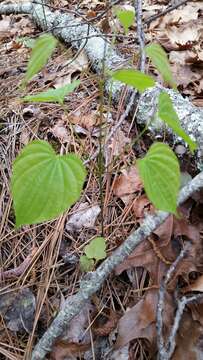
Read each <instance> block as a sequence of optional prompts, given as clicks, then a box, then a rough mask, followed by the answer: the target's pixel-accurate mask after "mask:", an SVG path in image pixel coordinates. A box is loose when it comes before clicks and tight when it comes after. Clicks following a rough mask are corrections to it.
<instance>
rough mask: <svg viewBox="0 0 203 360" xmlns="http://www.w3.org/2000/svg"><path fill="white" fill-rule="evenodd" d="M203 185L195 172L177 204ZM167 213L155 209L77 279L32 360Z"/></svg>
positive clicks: (38, 359)
mask: <svg viewBox="0 0 203 360" xmlns="http://www.w3.org/2000/svg"><path fill="white" fill-rule="evenodd" d="M202 187H203V172H202V173H200V174H198V175H197V176H196V177H195V178H194V179H193V180H192V181H191V182H190V183H189V184H187V185H186V186H185V187H184V188H183V189H182V190H181V191H180V195H179V199H178V204H181V203H183V202H184V201H185V200H187V199H188V198H189V197H190V195H191V194H193V193H194V192H195V191H197V190H199V189H200V188H202ZM167 217H168V213H166V212H162V211H159V212H157V213H156V214H155V215H153V216H151V215H148V216H147V217H146V218H145V220H144V222H143V224H142V225H141V226H140V228H139V229H137V230H136V231H134V232H133V233H132V234H131V235H130V236H129V237H128V238H127V239H126V240H125V241H124V242H123V244H122V245H121V246H120V247H119V248H118V249H116V250H115V251H114V252H113V254H112V255H111V256H109V257H108V258H107V259H106V260H105V261H103V263H102V264H101V265H100V266H99V267H98V268H97V270H95V271H94V272H90V273H88V274H87V275H86V276H85V278H84V279H83V280H82V281H81V283H80V290H79V291H78V293H77V294H76V295H74V296H73V297H72V299H71V301H70V299H68V302H67V303H66V305H65V306H64V309H63V310H61V311H60V312H59V314H58V315H57V317H56V318H55V319H54V320H53V322H52V324H51V326H50V327H49V329H48V330H47V331H46V333H45V334H44V335H43V337H42V338H41V340H40V341H39V342H38V344H37V345H36V347H35V349H34V351H33V354H32V360H42V359H44V358H45V355H46V354H47V353H48V352H50V351H51V348H52V346H53V343H54V341H55V339H56V338H57V337H59V336H61V335H62V334H63V332H64V330H65V328H66V327H67V326H68V324H69V322H70V320H71V319H72V318H73V317H74V316H75V315H77V314H78V313H79V311H80V310H81V309H82V308H83V306H85V304H86V302H87V300H88V299H90V298H91V296H92V295H93V294H94V293H95V292H96V291H98V290H99V289H100V288H101V286H102V284H103V282H104V281H105V279H106V278H107V277H108V276H109V275H110V274H111V273H112V271H113V270H114V269H115V267H116V266H117V265H119V264H120V263H122V262H123V260H124V259H125V258H126V257H127V256H129V255H130V254H131V252H132V251H133V250H134V249H135V248H136V246H138V245H139V244H140V243H141V242H142V241H143V240H144V239H145V238H146V237H147V236H149V235H150V234H151V233H152V232H153V231H154V230H155V229H156V228H157V227H158V226H159V225H161V224H162V223H163V222H164V220H166V218H167Z"/></svg>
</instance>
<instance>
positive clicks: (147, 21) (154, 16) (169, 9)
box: [144, 0, 188, 25]
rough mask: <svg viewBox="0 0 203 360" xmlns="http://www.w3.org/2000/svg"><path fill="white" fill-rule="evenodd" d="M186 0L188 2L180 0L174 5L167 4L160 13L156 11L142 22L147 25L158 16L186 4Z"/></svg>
mask: <svg viewBox="0 0 203 360" xmlns="http://www.w3.org/2000/svg"><path fill="white" fill-rule="evenodd" d="M187 2H188V0H181V1H180V2H179V3H176V4H174V5H171V6H169V7H168V8H166V9H165V10H163V11H161V12H160V13H158V14H156V15H153V16H150V17H149V18H148V19H146V20H145V21H144V24H146V25H149V24H150V23H151V22H152V21H154V20H156V19H158V18H160V17H161V16H164V15H166V14H168V13H169V12H171V11H173V10H175V9H177V8H178V7H179V6H181V5H184V4H186V3H187Z"/></svg>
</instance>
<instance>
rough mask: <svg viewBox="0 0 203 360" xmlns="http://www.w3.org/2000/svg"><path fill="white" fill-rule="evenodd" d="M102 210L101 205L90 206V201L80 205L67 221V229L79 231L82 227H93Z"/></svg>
mask: <svg viewBox="0 0 203 360" xmlns="http://www.w3.org/2000/svg"><path fill="white" fill-rule="evenodd" d="M100 212H101V209H100V207H99V205H93V206H90V205H89V204H88V202H85V203H82V204H80V205H79V206H78V209H77V210H76V212H75V213H74V214H73V215H71V216H70V218H69V220H68V221H67V223H66V230H68V231H79V230H80V229H81V228H82V227H85V228H92V227H94V225H95V221H96V219H97V217H98V215H99V213H100Z"/></svg>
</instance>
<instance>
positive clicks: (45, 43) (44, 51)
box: [22, 34, 57, 86]
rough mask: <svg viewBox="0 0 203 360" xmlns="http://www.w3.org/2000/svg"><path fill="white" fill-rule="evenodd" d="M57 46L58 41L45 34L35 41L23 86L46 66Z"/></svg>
mask: <svg viewBox="0 0 203 360" xmlns="http://www.w3.org/2000/svg"><path fill="white" fill-rule="evenodd" d="M56 45H57V40H56V39H55V37H53V36H52V35H50V34H44V35H42V36H40V37H39V38H38V39H37V40H36V41H35V43H34V46H33V49H32V53H31V57H30V60H29V63H28V67H27V72H26V74H25V78H24V80H23V82H22V85H23V86H25V85H26V84H27V83H28V81H29V80H30V79H32V77H33V76H34V75H36V74H37V73H38V72H39V71H40V70H41V69H42V68H43V67H44V66H45V65H46V63H47V61H48V59H49V58H50V56H51V54H52V53H53V51H54V49H55V47H56Z"/></svg>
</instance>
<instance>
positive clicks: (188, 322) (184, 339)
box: [171, 312, 203, 360]
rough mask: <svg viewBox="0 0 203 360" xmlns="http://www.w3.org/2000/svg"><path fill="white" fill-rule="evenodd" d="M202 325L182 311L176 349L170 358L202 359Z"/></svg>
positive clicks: (181, 359)
mask: <svg viewBox="0 0 203 360" xmlns="http://www.w3.org/2000/svg"><path fill="white" fill-rule="evenodd" d="M202 331H203V327H202V326H201V325H200V324H199V322H198V321H194V320H193V319H192V318H191V315H190V314H188V313H186V312H184V314H183V317H182V319H181V322H180V327H179V329H178V333H177V337H176V349H175V352H174V355H173V356H172V358H171V359H172V360H201V359H202Z"/></svg>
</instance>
